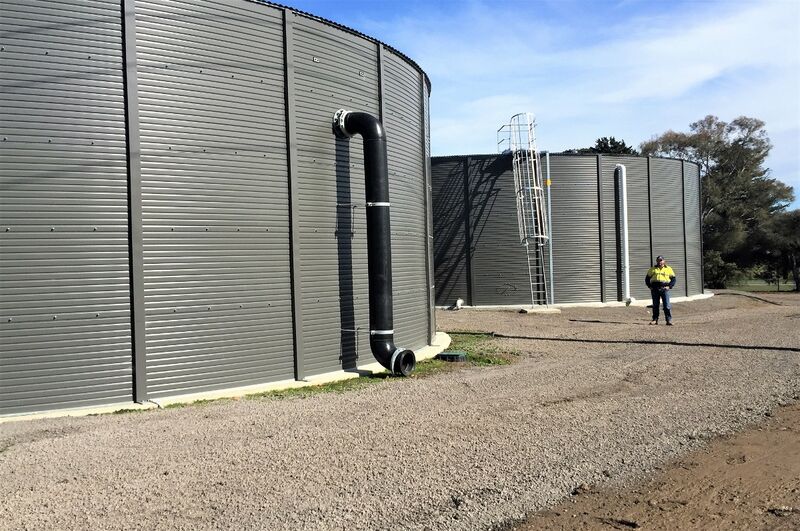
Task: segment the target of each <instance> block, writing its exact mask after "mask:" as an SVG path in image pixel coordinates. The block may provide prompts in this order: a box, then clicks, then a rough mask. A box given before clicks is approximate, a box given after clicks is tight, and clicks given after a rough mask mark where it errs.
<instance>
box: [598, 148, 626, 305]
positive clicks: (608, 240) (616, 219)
mask: <svg viewBox="0 0 800 531" xmlns="http://www.w3.org/2000/svg"><path fill="white" fill-rule="evenodd" d="M615 164H616V161H614V160H612V159H611V157H609V156H607V155H601V156H600V165H601V179H602V196H603V197H602V200H601V202H600V207H601V210H602V216H603V266H604V267H603V277H604V278H603V289H604V293H605V300H606V302H611V301H619V300H622V281H621V278H622V257H621V253H622V238H621V232H622V225H621V217H620V190H619V183H618V182H617V179H615V178H614V166H615Z"/></svg>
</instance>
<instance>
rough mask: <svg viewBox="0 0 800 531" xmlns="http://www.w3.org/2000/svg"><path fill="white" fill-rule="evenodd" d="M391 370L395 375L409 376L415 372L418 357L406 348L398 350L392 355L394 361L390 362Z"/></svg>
mask: <svg viewBox="0 0 800 531" xmlns="http://www.w3.org/2000/svg"><path fill="white" fill-rule="evenodd" d="M389 366H390V367H391V369H389V370H390V371H391V372H392V373H394V374H400V375H402V376H408V375H409V374H411V373H412V372H414V368H415V367H416V366H417V357H416V356H415V355H414V352H413V351H411V350H408V349H405V348H397V349H396V350H395V351H394V353H393V354H392V359H391V361H390V362H389Z"/></svg>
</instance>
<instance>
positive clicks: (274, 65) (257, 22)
mask: <svg viewBox="0 0 800 531" xmlns="http://www.w3.org/2000/svg"><path fill="white" fill-rule="evenodd" d="M136 22H137V45H138V56H137V60H138V68H139V85H138V86H139V110H140V127H141V149H142V156H141V165H142V170H141V171H142V203H143V206H142V209H143V210H142V220H143V227H144V229H143V230H144V236H143V253H144V291H145V314H146V346H147V372H148V388H149V394H150V396H154V397H158V396H164V395H174V394H179V393H186V392H196V391H203V390H210V389H217V388H225V387H234V386H239V385H249V384H255V383H261V382H267V381H274V380H279V379H285V378H291V377H292V375H293V371H294V360H293V345H292V333H293V329H292V320H291V312H292V310H291V291H290V277H289V214H288V184H287V173H286V172H287V163H286V131H285V111H284V80H283V76H284V74H283V60H284V56H283V53H284V52H283V27H282V19H281V11H279V10H277V9H274V8H270V7H267V6H262V5H256V4H253V3H250V2H245V1H243V0H240V1H236V0H233V1H229V2H213V1H199V2H192V3H191V4H181V3H175V2H169V1H166V0H156V1H140V2H137V4H136Z"/></svg>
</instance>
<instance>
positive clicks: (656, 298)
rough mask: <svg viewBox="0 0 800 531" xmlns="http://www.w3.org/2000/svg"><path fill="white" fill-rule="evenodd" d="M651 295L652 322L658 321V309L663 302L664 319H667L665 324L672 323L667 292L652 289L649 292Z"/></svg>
mask: <svg viewBox="0 0 800 531" xmlns="http://www.w3.org/2000/svg"><path fill="white" fill-rule="evenodd" d="M650 293H651V295H652V296H653V321H658V315H659V312H658V307H659V306H660V305H661V302H662V301H663V302H664V317H666V318H667V322H670V321H672V305H671V304H670V303H669V290H668V289H663V288H654V289H651V290H650Z"/></svg>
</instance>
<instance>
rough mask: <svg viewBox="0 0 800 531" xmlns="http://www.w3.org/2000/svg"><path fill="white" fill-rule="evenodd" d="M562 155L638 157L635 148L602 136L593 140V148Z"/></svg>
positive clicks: (580, 149) (622, 141)
mask: <svg viewBox="0 0 800 531" xmlns="http://www.w3.org/2000/svg"><path fill="white" fill-rule="evenodd" d="M564 153H575V154H579V155H591V154H610V155H638V154H639V152H638V151H636V149H635V148H633V147H632V146H629V145H628V144H626V143H625V141H624V140H617V139H616V138H614V137H613V136H610V137H609V136H604V137H601V138H598V139H597V140H595V143H594V146H592V147H587V148H575V149H568V150H566V151H565V152H564Z"/></svg>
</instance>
